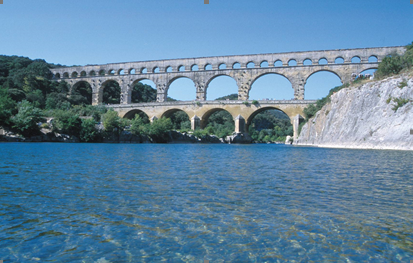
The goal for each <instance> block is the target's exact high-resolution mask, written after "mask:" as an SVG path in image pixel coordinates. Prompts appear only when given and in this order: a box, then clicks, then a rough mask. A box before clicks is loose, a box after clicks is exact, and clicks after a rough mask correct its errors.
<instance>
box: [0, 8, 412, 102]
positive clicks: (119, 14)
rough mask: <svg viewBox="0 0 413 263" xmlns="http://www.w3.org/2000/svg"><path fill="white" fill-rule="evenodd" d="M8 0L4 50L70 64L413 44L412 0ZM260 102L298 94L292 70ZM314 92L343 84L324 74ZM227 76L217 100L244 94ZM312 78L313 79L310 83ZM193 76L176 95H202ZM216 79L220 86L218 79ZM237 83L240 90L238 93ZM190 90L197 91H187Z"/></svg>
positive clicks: (0, 19)
mask: <svg viewBox="0 0 413 263" xmlns="http://www.w3.org/2000/svg"><path fill="white" fill-rule="evenodd" d="M203 2H204V1H203V0H146V1H142V0H133V1H132V0H120V1H113V0H112V1H109V0H99V1H97V0H82V1H79V0H77V1H76V0H74V1H56V0H4V4H3V5H0V29H1V31H0V32H1V33H0V53H1V54H5V55H19V56H27V57H30V58H32V59H34V58H42V59H45V60H46V61H48V62H51V63H60V64H64V65H85V64H101V63H111V62H126V61H142V60H155V59H172V58H188V57H204V56H219V55H238V54H256V53H276V52H289V51H306V50H323V49H339V48H363V47H380V46H398V45H406V44H408V43H411V42H412V41H413V34H412V32H413V5H412V4H410V3H409V0H392V1H389V0H377V1H371V0H365V1H353V0H348V1H332V0H328V1H327V0H320V1H308V0H307V1H302V0H292V1H285V0H284V1H278V0H249V1H247V0H210V4H209V5H205V4H204V3H203ZM266 78H268V79H264V80H262V81H260V82H262V83H261V84H260V85H258V84H259V83H257V85H256V86H253V88H252V90H251V96H252V98H253V99H260V98H280V99H283V98H284V99H290V98H291V97H292V94H293V93H292V89H291V88H290V87H288V83H287V84H285V82H284V81H283V79H282V77H276V76H268V77H266ZM312 78H314V79H309V82H308V83H307V84H306V98H309V99H311V98H317V97H321V96H324V95H326V93H327V91H328V90H329V89H330V88H332V87H334V86H336V85H338V84H340V82H339V81H338V79H337V78H336V77H335V76H332V75H330V74H327V73H319V74H315V75H314V76H313V77H312ZM231 81H232V80H231V79H226V78H222V79H221V78H220V79H217V80H216V83H213V85H214V86H211V88H210V90H209V93H208V99H214V98H215V97H217V96H222V95H226V94H229V93H234V92H236V87H234V86H233V84H234V83H232V82H231ZM310 84H311V85H310ZM191 85H192V83H191V82H190V81H189V80H185V79H180V80H179V81H177V83H173V86H172V87H171V89H170V94H169V95H170V96H172V97H176V98H179V99H193V97H194V96H195V95H193V96H192V95H191V96H192V97H188V96H189V95H188V94H191V92H193V94H195V93H194V91H193V89H192V87H191ZM211 85H212V84H211ZM234 89H235V90H234ZM187 95H188V96H187Z"/></svg>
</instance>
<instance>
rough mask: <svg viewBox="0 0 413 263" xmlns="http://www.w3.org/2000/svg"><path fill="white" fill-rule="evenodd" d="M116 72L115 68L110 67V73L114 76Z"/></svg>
mask: <svg viewBox="0 0 413 263" xmlns="http://www.w3.org/2000/svg"><path fill="white" fill-rule="evenodd" d="M115 74H116V72H115V70H114V69H110V70H109V71H108V75H111V76H113V75H115Z"/></svg>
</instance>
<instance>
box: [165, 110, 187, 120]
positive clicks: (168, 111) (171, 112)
mask: <svg viewBox="0 0 413 263" xmlns="http://www.w3.org/2000/svg"><path fill="white" fill-rule="evenodd" d="M178 111H183V112H185V113H186V115H188V118H190V116H191V115H190V114H189V113H188V112H186V111H185V110H183V109H179V108H173V109H169V110H166V111H165V112H164V113H162V115H161V118H170V117H171V115H172V114H174V113H175V112H178Z"/></svg>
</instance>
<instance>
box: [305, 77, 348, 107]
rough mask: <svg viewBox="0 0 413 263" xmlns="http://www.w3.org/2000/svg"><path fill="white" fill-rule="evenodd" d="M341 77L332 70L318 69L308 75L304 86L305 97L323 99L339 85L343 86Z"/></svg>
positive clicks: (307, 98)
mask: <svg viewBox="0 0 413 263" xmlns="http://www.w3.org/2000/svg"><path fill="white" fill-rule="evenodd" d="M341 85H342V83H341V79H340V78H339V77H338V76H337V75H336V74H335V73H333V72H330V71H325V70H324V71H317V72H315V73H313V74H312V75H310V77H308V79H307V82H306V84H305V86H304V88H305V91H304V98H305V99H306V100H313V99H321V98H323V97H325V96H327V95H328V92H329V91H330V90H331V89H332V88H334V87H337V86H341Z"/></svg>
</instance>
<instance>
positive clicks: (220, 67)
mask: <svg viewBox="0 0 413 263" xmlns="http://www.w3.org/2000/svg"><path fill="white" fill-rule="evenodd" d="M218 69H227V65H226V64H225V63H221V64H219V65H218Z"/></svg>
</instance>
